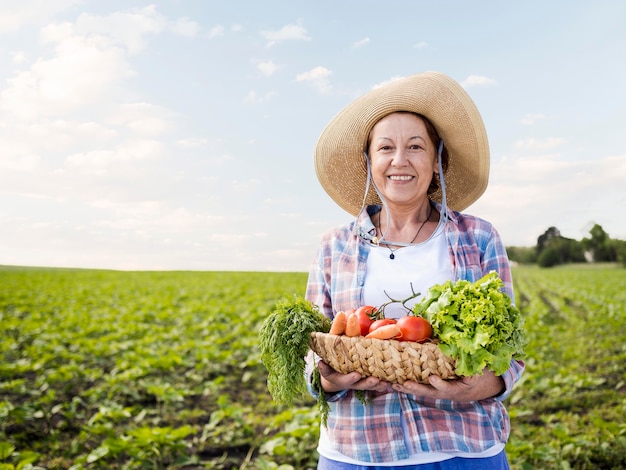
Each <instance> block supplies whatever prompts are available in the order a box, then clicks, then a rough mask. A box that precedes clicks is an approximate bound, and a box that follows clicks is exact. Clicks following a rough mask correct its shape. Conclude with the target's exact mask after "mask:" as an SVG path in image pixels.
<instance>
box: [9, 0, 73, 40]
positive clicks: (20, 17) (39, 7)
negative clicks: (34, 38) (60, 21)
mask: <svg viewBox="0 0 626 470" xmlns="http://www.w3.org/2000/svg"><path fill="white" fill-rule="evenodd" d="M81 3H83V0H54V1H50V0H20V1H2V2H0V34H1V33H9V32H12V31H17V30H19V29H21V28H22V27H24V26H26V25H29V24H37V23H41V22H44V21H48V20H49V19H50V18H53V17H54V16H55V15H56V14H58V13H60V12H62V11H64V10H67V9H69V8H71V7H73V6H75V5H78V4H81Z"/></svg>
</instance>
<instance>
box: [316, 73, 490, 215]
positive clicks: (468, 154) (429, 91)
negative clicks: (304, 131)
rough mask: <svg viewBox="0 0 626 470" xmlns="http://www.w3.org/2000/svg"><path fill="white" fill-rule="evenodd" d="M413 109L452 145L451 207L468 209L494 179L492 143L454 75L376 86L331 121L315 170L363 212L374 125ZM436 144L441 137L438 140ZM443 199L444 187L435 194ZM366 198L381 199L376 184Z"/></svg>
mask: <svg viewBox="0 0 626 470" xmlns="http://www.w3.org/2000/svg"><path fill="white" fill-rule="evenodd" d="M396 111H410V112H415V113H419V114H421V115H423V116H426V117H427V118H428V119H429V120H430V122H431V123H432V124H433V125H434V126H435V129H437V132H438V133H439V136H440V137H441V138H442V139H443V142H444V145H445V147H446V148H447V150H448V169H447V171H446V173H445V184H446V199H447V204H448V207H450V208H451V209H454V210H457V211H462V210H463V209H465V208H467V207H468V206H469V205H471V204H472V203H473V202H475V201H476V200H477V199H478V198H479V197H480V196H481V195H482V194H483V192H484V191H485V189H486V188H487V182H488V180H489V143H488V141H487V133H486V131H485V126H484V124H483V120H482V118H481V116H480V113H479V112H478V109H477V108H476V105H475V104H474V102H473V101H472V99H471V98H470V97H469V95H468V94H467V92H466V91H465V90H464V89H463V88H462V87H461V86H460V85H459V84H458V83H457V82H455V81H454V80H452V79H451V78H450V77H448V76H446V75H444V74H442V73H438V72H425V73H420V74H417V75H413V76H411V77H407V78H404V79H401V80H396V81H394V82H392V83H390V84H387V85H384V86H381V87H379V88H376V89H374V90H372V91H370V92H369V93H367V94H365V95H363V96H361V97H360V98H357V99H356V100H355V101H353V102H352V103H351V104H350V105H348V106H347V107H346V108H344V109H343V110H342V111H341V112H340V113H339V114H338V115H337V116H335V118H334V119H333V120H332V121H331V122H330V123H329V124H328V126H326V129H324V131H323V132H322V134H321V136H320V138H319V139H318V142H317V146H316V149H315V171H316V173H317V177H318V179H319V181H320V183H321V184H322V187H323V188H324V190H325V191H326V192H327V193H328V195H329V196H330V197H331V198H332V199H333V200H334V201H335V202H336V203H337V204H338V205H339V206H340V207H341V208H343V209H344V210H346V211H347V212H349V213H350V214H352V215H357V214H358V213H359V212H360V211H361V208H362V204H363V196H364V192H365V188H366V183H367V164H366V161H365V157H364V156H363V152H364V150H366V149H365V147H366V144H367V138H368V136H369V133H370V130H371V129H372V127H373V126H374V124H376V122H378V121H379V120H380V119H381V118H383V117H384V116H386V115H388V114H390V113H393V112H396ZM435 144H436V143H435ZM432 197H433V199H434V200H436V201H440V202H441V189H439V190H438V191H437V192H436V193H434V194H433V195H432ZM365 203H366V204H380V203H381V201H380V198H379V197H378V195H377V194H376V191H375V189H374V188H373V185H370V188H369V192H368V195H367V198H366V202H365Z"/></svg>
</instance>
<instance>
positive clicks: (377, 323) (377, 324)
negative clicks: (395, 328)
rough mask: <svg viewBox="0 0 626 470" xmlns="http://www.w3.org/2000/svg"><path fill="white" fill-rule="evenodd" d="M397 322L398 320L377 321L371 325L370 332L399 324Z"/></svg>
mask: <svg viewBox="0 0 626 470" xmlns="http://www.w3.org/2000/svg"><path fill="white" fill-rule="evenodd" d="M397 322H398V320H396V319H395V318H381V319H380V320H375V321H373V322H372V324H371V325H370V330H369V332H370V333H371V332H372V331H374V330H375V329H376V328H380V327H381V326H385V325H393V324H394V323H397Z"/></svg>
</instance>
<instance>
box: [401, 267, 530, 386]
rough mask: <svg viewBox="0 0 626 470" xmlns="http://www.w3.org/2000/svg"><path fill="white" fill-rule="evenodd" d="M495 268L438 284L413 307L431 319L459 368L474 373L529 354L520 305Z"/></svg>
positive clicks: (501, 368)
mask: <svg viewBox="0 0 626 470" xmlns="http://www.w3.org/2000/svg"><path fill="white" fill-rule="evenodd" d="M503 286H504V284H503V282H502V280H501V279H500V277H499V276H498V274H497V273H496V272H495V271H492V272H490V273H489V274H487V275H486V276H484V277H482V278H481V279H479V280H478V281H475V282H470V281H466V280H459V281H456V282H453V281H447V282H445V283H443V284H437V285H434V286H432V287H431V288H430V289H429V290H428V292H426V295H425V296H424V297H423V298H422V299H421V300H420V302H419V303H417V304H416V305H415V307H414V308H413V311H414V313H415V315H419V316H421V317H424V318H425V319H427V320H428V321H429V322H430V324H431V326H432V328H433V337H434V338H436V339H438V340H439V344H438V345H439V349H440V350H441V352H442V353H444V354H445V355H446V356H448V357H451V358H453V359H455V360H456V373H457V375H459V376H471V375H476V374H480V373H482V371H483V369H484V368H485V367H486V368H488V369H489V370H491V371H493V372H494V373H495V374H496V375H501V374H503V373H504V372H505V371H506V370H507V369H508V368H509V364H510V362H511V359H513V358H515V359H521V358H523V356H524V346H525V345H526V340H525V337H524V331H523V318H522V316H521V314H520V311H519V309H518V308H517V307H516V306H515V305H514V304H513V303H512V301H511V299H510V298H509V296H508V295H507V294H506V293H504V292H503V290H502V288H503Z"/></svg>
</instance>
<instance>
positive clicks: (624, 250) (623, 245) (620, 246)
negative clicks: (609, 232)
mask: <svg viewBox="0 0 626 470" xmlns="http://www.w3.org/2000/svg"><path fill="white" fill-rule="evenodd" d="M613 246H614V248H615V254H616V257H617V261H618V262H619V263H621V264H622V266H624V267H625V268H626V241H624V240H613Z"/></svg>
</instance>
